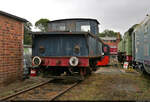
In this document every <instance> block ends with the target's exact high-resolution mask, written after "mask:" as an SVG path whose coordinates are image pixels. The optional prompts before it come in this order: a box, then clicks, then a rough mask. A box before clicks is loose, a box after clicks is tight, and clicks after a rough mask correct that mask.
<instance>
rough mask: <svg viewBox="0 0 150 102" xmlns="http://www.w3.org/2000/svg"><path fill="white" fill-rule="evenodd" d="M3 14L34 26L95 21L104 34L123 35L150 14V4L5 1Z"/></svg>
mask: <svg viewBox="0 0 150 102" xmlns="http://www.w3.org/2000/svg"><path fill="white" fill-rule="evenodd" d="M0 10H2V11H5V12H8V13H11V14H14V15H16V16H19V17H22V18H25V19H27V20H28V21H30V22H31V23H32V24H33V25H34V23H35V22H36V21H37V20H39V19H40V18H48V19H49V20H56V19H64V18H76V17H78V18H81V17H84V18H95V19H97V20H98V21H99V22H100V24H101V25H100V26H99V29H100V32H102V31H103V30H104V29H111V30H114V31H117V32H121V34H123V33H124V32H125V31H127V30H128V28H130V27H131V26H132V25H133V24H136V23H140V22H141V21H142V20H143V19H144V18H145V16H146V14H150V0H1V3H0Z"/></svg>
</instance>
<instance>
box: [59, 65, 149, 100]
mask: <svg viewBox="0 0 150 102" xmlns="http://www.w3.org/2000/svg"><path fill="white" fill-rule="evenodd" d="M149 92H150V81H149V78H148V79H147V78H145V76H142V75H141V74H140V73H137V72H132V73H126V72H125V71H123V69H121V68H116V67H106V68H100V69H99V70H98V71H97V72H96V73H94V74H92V76H91V77H89V79H87V80H85V81H84V82H83V83H82V84H80V85H78V86H77V87H75V88H74V89H72V90H70V91H69V92H67V93H65V94H64V95H63V96H62V97H59V98H57V99H56V100H149V99H150V93H149ZM79 93H80V94H79Z"/></svg>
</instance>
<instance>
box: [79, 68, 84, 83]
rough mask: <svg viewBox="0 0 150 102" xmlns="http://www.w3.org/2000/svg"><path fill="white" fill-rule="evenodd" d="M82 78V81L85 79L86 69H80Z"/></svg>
mask: <svg viewBox="0 0 150 102" xmlns="http://www.w3.org/2000/svg"><path fill="white" fill-rule="evenodd" d="M80 77H81V80H84V79H85V75H84V68H80Z"/></svg>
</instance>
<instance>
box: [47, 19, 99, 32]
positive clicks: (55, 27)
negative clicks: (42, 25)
mask: <svg viewBox="0 0 150 102" xmlns="http://www.w3.org/2000/svg"><path fill="white" fill-rule="evenodd" d="M81 25H90V32H91V33H93V34H98V30H99V29H98V22H97V21H94V20H82V19H81V20H80V19H74V20H70V19H69V20H60V21H59V20H58V21H55V22H53V21H52V22H49V24H48V31H60V30H59V27H60V26H65V27H66V28H65V31H70V32H76V31H81Z"/></svg>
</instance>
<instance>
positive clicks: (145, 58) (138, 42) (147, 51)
mask: <svg viewBox="0 0 150 102" xmlns="http://www.w3.org/2000/svg"><path fill="white" fill-rule="evenodd" d="M149 39H150V16H147V17H146V18H145V19H144V20H143V21H142V22H141V23H140V24H139V25H138V27H137V28H136V29H135V30H134V32H133V48H132V49H133V52H132V54H133V61H134V63H133V66H135V67H137V68H139V69H140V70H141V71H142V72H143V73H148V74H150V40H149Z"/></svg>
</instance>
